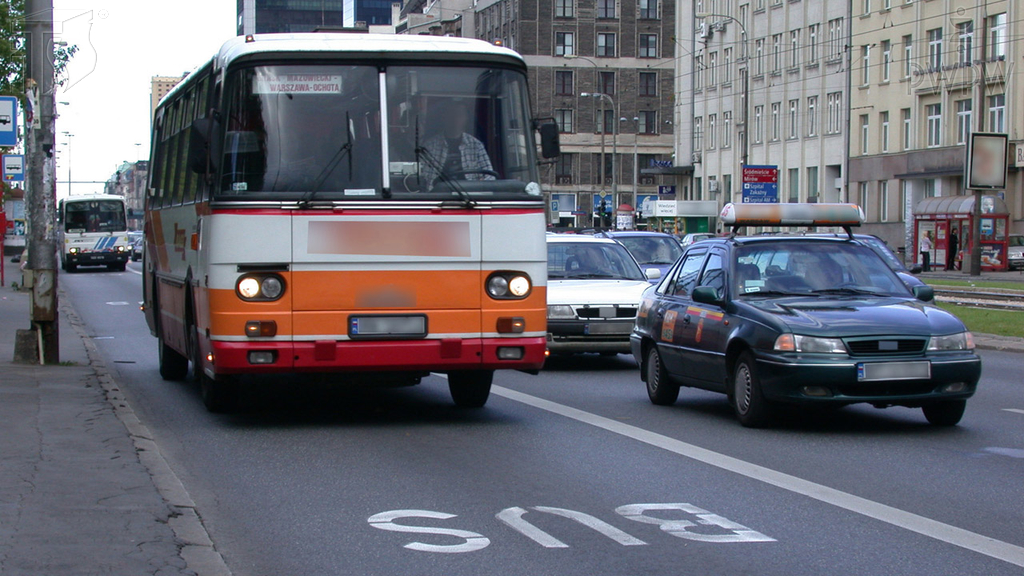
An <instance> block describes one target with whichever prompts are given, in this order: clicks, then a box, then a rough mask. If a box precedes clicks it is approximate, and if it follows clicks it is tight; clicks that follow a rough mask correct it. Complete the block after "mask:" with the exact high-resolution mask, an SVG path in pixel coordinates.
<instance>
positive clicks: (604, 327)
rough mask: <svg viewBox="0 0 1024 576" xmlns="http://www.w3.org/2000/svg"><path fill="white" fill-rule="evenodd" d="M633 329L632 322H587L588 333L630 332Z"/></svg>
mask: <svg viewBox="0 0 1024 576" xmlns="http://www.w3.org/2000/svg"><path fill="white" fill-rule="evenodd" d="M632 331H633V323H632V322H600V323H598V322H594V323H593V324H587V327H586V331H585V332H586V334H629V333H630V332H632Z"/></svg>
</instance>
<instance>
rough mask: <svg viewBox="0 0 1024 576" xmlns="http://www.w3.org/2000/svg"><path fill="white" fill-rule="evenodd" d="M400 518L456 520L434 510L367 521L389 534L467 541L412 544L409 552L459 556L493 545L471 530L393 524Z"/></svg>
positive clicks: (393, 512)
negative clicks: (425, 535) (398, 533)
mask: <svg viewBox="0 0 1024 576" xmlns="http://www.w3.org/2000/svg"><path fill="white" fill-rule="evenodd" d="M400 518H436V519H439V520H448V519H449V518H455V514H448V513H447V512H435V511H433V510H391V511H389V512H381V513H380V514H374V515H373V516H370V517H369V518H367V519H366V521H367V522H369V523H370V526H373V527H374V528H379V529H381V530H387V531H389V532H405V533H407V534H437V535H440V536H454V537H455V538H462V539H463V540H465V542H463V543H461V544H443V545H442V544H426V543H424V542H410V543H408V544H406V545H405V546H404V548H408V549H409V550H419V551H420V552H444V553H448V554H457V553H460V552H475V551H476V550H481V549H483V548H486V547H488V546H489V545H490V544H491V541H490V540H489V539H487V538H485V537H484V536H483V535H482V534H477V533H476V532H470V531H469V530H454V529H452V528H435V527H431V526H408V525H406V524H396V523H395V522H392V520H398V519H400Z"/></svg>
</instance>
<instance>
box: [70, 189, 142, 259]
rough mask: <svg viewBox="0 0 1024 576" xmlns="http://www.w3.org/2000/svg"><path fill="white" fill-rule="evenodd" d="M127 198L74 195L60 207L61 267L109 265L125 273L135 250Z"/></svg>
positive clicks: (101, 195) (107, 195)
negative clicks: (132, 245) (131, 240)
mask: <svg viewBox="0 0 1024 576" xmlns="http://www.w3.org/2000/svg"><path fill="white" fill-rule="evenodd" d="M127 222H128V220H127V218H126V212H125V203H124V198H123V197H121V196H113V195H109V194H95V195H90V196H71V197H68V198H64V199H62V200H61V201H60V202H59V203H58V204H57V230H58V245H59V246H60V267H61V268H62V269H63V270H65V271H67V272H74V271H75V270H76V269H77V268H78V267H79V266H106V267H107V268H109V269H110V270H120V271H122V272H123V271H124V269H125V267H126V266H127V265H128V258H129V256H130V254H131V251H130V249H129V247H128V224H127Z"/></svg>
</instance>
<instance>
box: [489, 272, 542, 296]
mask: <svg viewBox="0 0 1024 576" xmlns="http://www.w3.org/2000/svg"><path fill="white" fill-rule="evenodd" d="M486 287H487V295H488V296H490V297H491V298H494V299H497V300H519V299H522V298H526V297H527V296H529V295H530V290H531V289H532V288H533V285H532V282H530V277H529V276H527V275H526V274H523V273H522V272H495V273H494V274H491V276H490V277H489V278H487V283H486Z"/></svg>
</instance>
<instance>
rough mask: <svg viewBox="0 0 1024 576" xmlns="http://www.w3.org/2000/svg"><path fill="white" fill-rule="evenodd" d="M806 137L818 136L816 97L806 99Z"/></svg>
mask: <svg viewBox="0 0 1024 576" xmlns="http://www.w3.org/2000/svg"><path fill="white" fill-rule="evenodd" d="M807 135H808V136H817V135H818V97H817V96H808V97H807Z"/></svg>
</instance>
